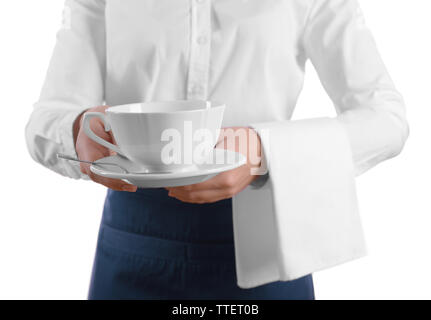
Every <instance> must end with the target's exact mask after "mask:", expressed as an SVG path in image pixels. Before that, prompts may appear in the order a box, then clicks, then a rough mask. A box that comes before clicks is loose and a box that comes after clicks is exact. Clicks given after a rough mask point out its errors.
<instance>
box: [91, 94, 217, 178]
mask: <svg viewBox="0 0 431 320" xmlns="http://www.w3.org/2000/svg"><path fill="white" fill-rule="evenodd" d="M224 109H225V106H224V105H223V104H216V103H214V102H210V101H199V100H197V101H193V100H189V101H169V102H146V103H135V104H128V105H121V106H114V107H110V108H108V109H107V110H106V114H103V113H100V112H88V113H86V114H85V115H84V120H83V128H84V132H85V133H86V134H87V136H88V137H89V138H91V139H92V140H94V141H95V142H97V143H99V144H101V145H103V146H105V147H107V148H109V149H111V150H113V151H115V152H116V153H117V154H119V155H121V156H124V157H126V158H128V159H129V160H131V161H133V162H135V163H136V164H139V165H141V166H142V169H141V171H142V172H173V171H181V170H189V169H190V168H191V167H194V166H195V164H196V163H197V162H199V161H202V159H203V158H204V157H205V155H208V154H209V153H210V152H211V149H213V148H214V146H215V144H216V143H217V139H218V135H219V131H220V128H221V124H222V120H223V114H224ZM95 117H98V118H100V119H102V121H103V122H104V125H105V130H106V131H110V130H112V134H113V136H114V139H115V142H116V143H117V145H114V144H112V143H110V142H108V141H106V140H104V139H102V138H100V137H99V136H97V135H96V134H95V133H94V132H93V131H92V130H91V128H90V120H91V119H92V118H95Z"/></svg>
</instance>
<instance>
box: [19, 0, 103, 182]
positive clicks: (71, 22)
mask: <svg viewBox="0 0 431 320" xmlns="http://www.w3.org/2000/svg"><path fill="white" fill-rule="evenodd" d="M104 19H105V1H104V0H68V1H66V5H65V10H64V21H63V28H62V29H61V30H60V31H59V32H58V35H57V43H56V46H55V49H54V54H53V56H52V58H51V62H50V65H49V69H48V73H47V76H46V80H45V84H44V86H43V89H42V93H41V96H40V99H39V101H38V102H37V103H36V104H35V106H34V111H33V113H32V115H31V117H30V120H29V122H28V124H27V127H26V140H27V146H28V149H29V151H30V154H31V156H32V157H33V159H34V160H36V161H37V162H39V163H40V164H42V165H44V166H46V167H48V168H50V169H51V170H53V171H55V172H57V173H60V174H62V175H64V176H68V177H71V178H75V179H77V178H86V176H85V175H83V174H82V173H81V172H80V169H79V166H76V165H74V164H72V163H69V162H68V161H62V160H58V159H57V158H56V154H57V153H65V154H68V155H70V156H75V157H76V151H75V146H74V139H73V124H74V122H75V119H76V118H77V117H78V116H79V115H80V114H81V113H82V112H83V111H84V110H85V109H88V108H90V107H93V106H97V105H101V104H103V102H104V78H105V60H106V59H105V55H106V54H105V27H104V26H105V24H104Z"/></svg>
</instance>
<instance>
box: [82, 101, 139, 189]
mask: <svg viewBox="0 0 431 320" xmlns="http://www.w3.org/2000/svg"><path fill="white" fill-rule="evenodd" d="M107 108H108V106H100V107H95V108H91V109H89V110H87V111H86V112H103V113H104V112H105V110H106V109H107ZM82 118H83V115H81V116H80V117H79V118H78V119H77V120H76V121H75V126H74V136H75V137H76V140H75V141H76V153H77V154H78V158H79V159H81V160H87V161H96V160H98V159H101V158H104V157H108V156H112V155H114V154H115V152H114V151H111V150H109V149H107V148H105V147H104V146H102V145H100V144H98V143H96V142H94V141H93V140H91V139H90V138H89V137H88V136H87V135H86V134H85V132H84V130H83V129H82ZM90 127H91V129H92V130H93V131H94V133H95V134H97V135H98V136H99V137H101V138H102V139H105V140H107V141H109V142H111V143H115V142H114V137H113V136H112V133H111V132H106V131H105V127H104V125H103V122H102V120H100V119H99V118H93V119H91V122H90ZM80 166H81V172H82V173H84V174H86V175H88V176H89V177H90V179H91V180H93V181H94V182H97V183H100V184H102V185H104V186H106V187H108V188H110V189H113V190H117V191H128V192H135V191H136V190H137V187H136V186H133V185H131V184H128V183H126V182H124V181H122V180H117V179H109V178H105V177H102V176H99V175H97V174H94V173H93V172H91V170H90V165H89V164H85V163H81V164H80Z"/></svg>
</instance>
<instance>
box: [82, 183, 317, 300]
mask: <svg viewBox="0 0 431 320" xmlns="http://www.w3.org/2000/svg"><path fill="white" fill-rule="evenodd" d="M89 299H97V300H99V299H235V300H237V299H238V300H239V299H274V300H285V299H286V300H288V299H301V300H311V299H314V289H313V280H312V277H311V276H307V277H304V278H302V279H299V280H295V281H291V282H275V283H270V284H267V285H263V286H260V287H257V288H252V289H241V288H239V287H238V286H237V284H236V274H235V254H234V244H233V225H232V200H224V201H220V202H217V203H213V204H204V205H202V204H188V203H183V202H181V201H178V200H176V199H173V198H171V197H169V196H168V192H167V191H166V190H165V189H138V191H137V192H136V193H128V192H118V191H113V190H108V194H107V197H106V201H105V206H104V210H103V218H102V223H101V227H100V231H99V237H98V243H97V250H96V256H95V261H94V266H93V274H92V279H91V285H90V292H89Z"/></svg>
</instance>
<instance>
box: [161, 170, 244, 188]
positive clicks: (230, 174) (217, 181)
mask: <svg viewBox="0 0 431 320" xmlns="http://www.w3.org/2000/svg"><path fill="white" fill-rule="evenodd" d="M239 169H241V168H237V169H234V170H230V171H226V172H223V173H220V174H218V175H216V176H215V177H213V178H211V179H208V180H206V181H204V182H201V183H197V184H193V185H188V186H181V187H173V188H167V189H168V190H174V191H175V190H177V191H181V192H193V191H204V190H218V189H226V188H230V187H233V186H235V185H236V184H237V182H238V177H240V174H239V173H240V171H239Z"/></svg>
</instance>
